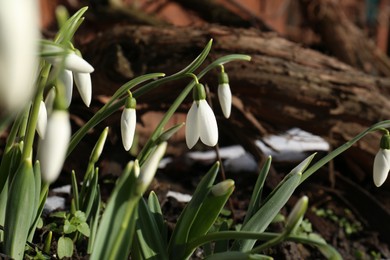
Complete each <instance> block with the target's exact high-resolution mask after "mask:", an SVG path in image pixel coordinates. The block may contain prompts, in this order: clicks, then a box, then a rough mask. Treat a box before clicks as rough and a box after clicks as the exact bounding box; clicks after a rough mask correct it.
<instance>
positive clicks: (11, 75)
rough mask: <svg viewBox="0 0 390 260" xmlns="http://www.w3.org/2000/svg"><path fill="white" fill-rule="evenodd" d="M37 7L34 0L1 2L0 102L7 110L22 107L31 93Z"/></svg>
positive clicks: (32, 90)
mask: <svg viewBox="0 0 390 260" xmlns="http://www.w3.org/2000/svg"><path fill="white" fill-rule="evenodd" d="M38 7H39V6H38V3H37V1H22V0H12V1H0V68H1V69H0V104H1V105H2V108H3V109H6V110H7V111H14V110H19V109H21V108H23V107H24V105H25V104H26V103H27V102H28V100H29V99H30V98H31V96H32V94H33V92H34V88H33V85H34V83H35V82H34V81H35V76H36V71H37V68H38V57H37V53H38V49H39V41H38V39H39V38H40V33H39V12H38V10H39V8H38Z"/></svg>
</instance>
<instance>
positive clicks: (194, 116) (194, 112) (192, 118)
mask: <svg viewBox="0 0 390 260" xmlns="http://www.w3.org/2000/svg"><path fill="white" fill-rule="evenodd" d="M199 137H200V133H199V122H198V106H197V105H196V102H195V101H194V102H193V103H192V106H191V108H190V110H189V111H188V114H187V119H186V143H187V146H188V148H189V149H191V148H192V147H194V145H195V144H196V143H197V142H198V140H199Z"/></svg>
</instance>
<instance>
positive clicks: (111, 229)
mask: <svg viewBox="0 0 390 260" xmlns="http://www.w3.org/2000/svg"><path fill="white" fill-rule="evenodd" d="M135 183H136V177H135V173H134V163H133V162H131V163H129V164H128V165H127V167H126V168H125V170H124V172H123V173H122V176H121V178H120V179H119V180H118V183H117V185H116V186H115V189H114V190H113V192H112V194H111V197H110V199H109V201H108V204H107V207H106V209H105V211H104V213H103V216H102V219H101V222H100V225H99V228H98V231H97V234H96V240H95V242H94V245H93V249H92V255H91V257H90V259H91V260H95V259H107V260H109V259H126V258H127V257H128V253H129V250H130V246H131V243H132V238H133V234H134V233H133V232H134V227H135V217H134V210H135V209H136V206H137V203H138V201H139V199H140V196H141V195H139V196H138V195H135V192H134V190H135V187H134V184H135Z"/></svg>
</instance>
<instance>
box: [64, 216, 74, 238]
mask: <svg viewBox="0 0 390 260" xmlns="http://www.w3.org/2000/svg"><path fill="white" fill-rule="evenodd" d="M63 229H64V233H65V234H71V233H73V232H75V231H76V230H77V228H76V226H75V225H73V224H71V223H70V222H69V220H67V219H66V220H65V223H64V228H63Z"/></svg>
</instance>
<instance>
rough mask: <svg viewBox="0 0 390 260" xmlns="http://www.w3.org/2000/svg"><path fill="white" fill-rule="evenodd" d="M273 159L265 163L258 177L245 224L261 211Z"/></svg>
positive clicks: (270, 158)
mask: <svg viewBox="0 0 390 260" xmlns="http://www.w3.org/2000/svg"><path fill="white" fill-rule="evenodd" d="M271 162H272V157H271V156H269V157H268V158H267V161H266V162H265V164H264V166H263V168H262V169H261V170H260V173H259V176H258V177H257V181H256V184H255V187H254V188H253V192H252V197H251V199H250V201H249V205H248V210H247V212H246V215H245V219H244V222H243V223H242V224H243V225H245V223H246V222H247V221H248V220H249V219H250V218H251V217H252V216H253V214H254V213H255V212H256V211H258V210H259V208H260V203H261V193H262V191H263V187H264V183H265V179H266V178H267V176H268V172H269V169H270V167H271Z"/></svg>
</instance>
